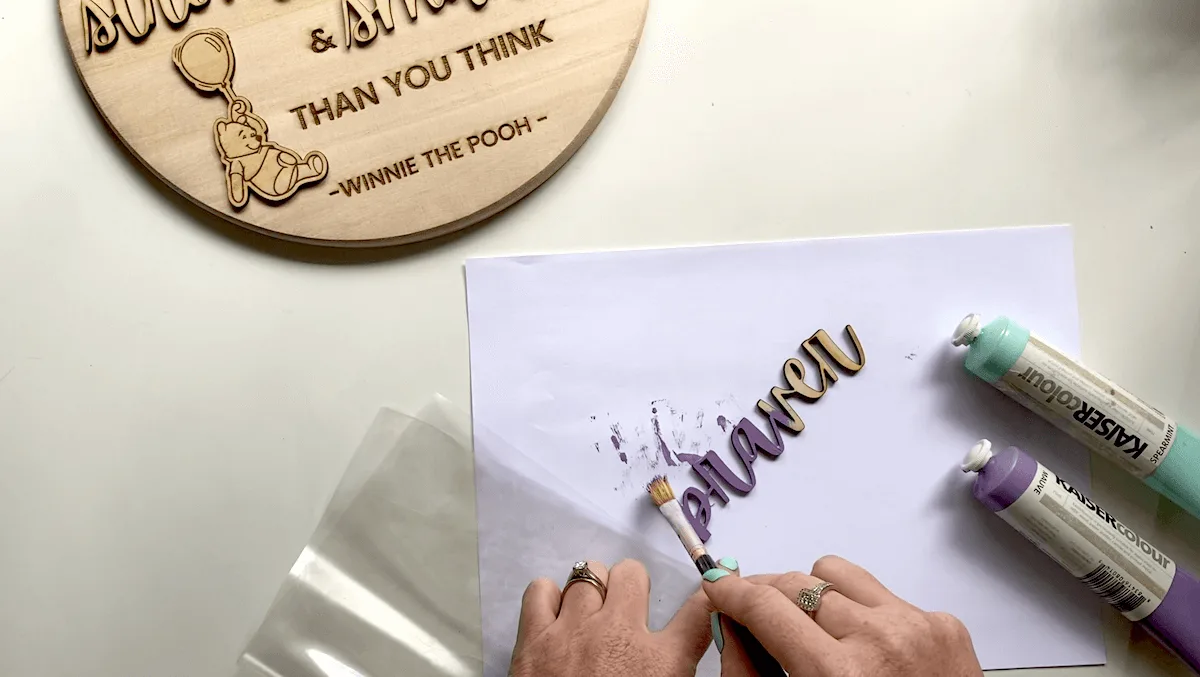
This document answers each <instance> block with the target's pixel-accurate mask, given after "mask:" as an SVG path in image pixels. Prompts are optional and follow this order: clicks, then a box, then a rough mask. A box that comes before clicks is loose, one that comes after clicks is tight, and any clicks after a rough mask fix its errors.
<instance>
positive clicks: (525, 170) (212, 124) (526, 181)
mask: <svg viewBox="0 0 1200 677" xmlns="http://www.w3.org/2000/svg"><path fill="white" fill-rule="evenodd" d="M647 2H648V0H269V1H267V0H59V8H60V10H61V12H62V18H63V26H64V28H65V29H66V34H67V40H68V42H69V43H70V49H71V54H72V56H73V58H74V60H75V64H76V66H77V67H78V69H79V73H80V76H81V77H82V78H83V81H84V84H85V85H86V87H87V90H88V92H89V93H90V94H91V96H92V99H93V100H94V101H95V103H96V106H97V107H98V108H99V110H100V112H101V114H103V116H104V118H105V120H106V121H107V122H108V124H109V125H110V126H111V127H112V129H113V131H114V132H115V133H116V134H117V136H118V137H120V139H121V140H122V141H123V142H124V143H125V144H126V145H127V146H128V147H129V148H130V150H131V151H133V153H134V154H135V155H136V156H137V157H138V158H140V159H141V161H142V162H144V163H145V164H146V166H148V167H149V168H150V169H151V170H152V171H153V172H154V173H155V174H157V175H158V176H159V177H161V178H162V179H163V180H164V181H166V182H167V183H168V184H170V185H171V186H172V187H174V188H175V189H176V190H178V191H179V192H180V193H182V194H184V195H185V196H187V197H188V198H190V199H191V200H193V201H194V202H196V203H197V204H199V205H201V206H203V207H205V208H206V209H208V210H210V211H212V212H214V213H216V214H218V215H220V216H222V217H224V218H226V219H229V220H230V221H232V222H234V223H237V224H240V225H243V226H246V227H248V228H251V229H254V230H257V231H261V232H264V233H267V234H271V235H277V236H280V237H285V238H288V239H293V240H301V241H306V242H315V243H322V244H332V245H376V244H391V243H398V242H405V241H413V240H420V239H425V238H429V237H433V236H436V235H440V234H442V233H446V232H449V231H452V230H456V229H458V228H462V227H465V226H467V225H470V224H471V223H474V222H476V221H479V220H481V219H484V218H486V217H488V216H491V215H492V214H494V213H496V212H498V211H500V210H501V209H504V208H505V207H507V206H509V205H511V204H512V203H513V202H515V201H517V200H519V199H520V198H521V197H524V196H525V195H526V194H528V193H529V192H530V191H532V190H533V189H534V188H536V187H537V186H538V185H539V184H541V183H542V182H543V181H545V180H546V179H547V178H548V177H549V176H550V175H551V174H552V173H554V171H555V170H557V169H558V168H559V167H560V166H562V164H563V163H564V162H566V160H567V159H568V158H569V157H570V156H571V154H572V153H573V152H574V151H575V150H576V149H577V148H578V147H579V146H580V144H582V143H583V141H584V140H585V139H586V138H587V137H588V135H589V134H590V133H591V132H592V130H593V129H594V128H595V126H596V125H597V124H598V123H599V121H600V118H601V117H602V116H603V115H604V113H605V111H606V110H607V109H608V106H609V104H610V103H611V101H612V99H613V97H614V96H615V94H616V90H617V88H618V87H619V86H620V84H621V80H622V78H623V77H624V75H625V72H626V70H627V69H628V67H629V63H630V61H631V60H632V59H633V54H634V51H635V50H636V48H637V43H638V41H639V39H640V38H641V32H642V26H643V24H644V22H645V17H646V8H647Z"/></svg>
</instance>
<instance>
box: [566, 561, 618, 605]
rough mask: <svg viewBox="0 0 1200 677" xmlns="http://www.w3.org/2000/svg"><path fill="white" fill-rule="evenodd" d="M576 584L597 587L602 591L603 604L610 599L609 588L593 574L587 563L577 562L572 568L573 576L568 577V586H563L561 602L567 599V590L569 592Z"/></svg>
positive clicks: (601, 600) (601, 599)
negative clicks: (587, 584)
mask: <svg viewBox="0 0 1200 677" xmlns="http://www.w3.org/2000/svg"><path fill="white" fill-rule="evenodd" d="M576 583H591V584H592V585H593V586H595V588H596V589H597V590H599V591H600V602H601V603H603V602H604V600H605V599H607V598H608V586H606V585H605V584H604V581H602V580H600V577H599V576H597V575H596V574H594V573H592V570H591V568H589V567H588V563H587V562H576V563H575V565H574V566H572V567H571V575H570V576H567V584H566V585H564V586H563V591H562V595H561V596H560V597H559V599H560V600H561V599H562V598H563V597H566V595H567V590H569V589H570V588H571V586H572V585H575V584H576Z"/></svg>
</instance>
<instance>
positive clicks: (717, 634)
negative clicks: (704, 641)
mask: <svg viewBox="0 0 1200 677" xmlns="http://www.w3.org/2000/svg"><path fill="white" fill-rule="evenodd" d="M708 618H709V619H710V620H711V621H712V636H713V644H715V645H716V646H717V653H721V652H722V651H724V650H725V633H724V632H722V631H721V612H719V611H714V612H712V613H711V614H709V615H708Z"/></svg>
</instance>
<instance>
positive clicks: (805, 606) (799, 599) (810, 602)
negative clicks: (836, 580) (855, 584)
mask: <svg viewBox="0 0 1200 677" xmlns="http://www.w3.org/2000/svg"><path fill="white" fill-rule="evenodd" d="M836 589H837V588H836V587H834V585H833V583H826V582H824V581H821V582H820V583H818V584H817V585H816V587H812V588H805V589H803V590H801V591H800V594H798V595H796V606H798V607H800V610H801V611H803V612H804V613H806V614H808V615H809V616H811V615H813V614H815V613H817V609H820V608H821V595H824V594H825V593H827V592H829V591H830V590H836Z"/></svg>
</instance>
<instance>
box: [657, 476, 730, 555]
mask: <svg viewBox="0 0 1200 677" xmlns="http://www.w3.org/2000/svg"><path fill="white" fill-rule="evenodd" d="M646 491H648V492H650V498H651V499H653V500H654V505H656V506H658V511H659V512H661V513H662V515H663V517H666V518H667V522H669V523H670V524H671V528H672V529H674V530H675V535H676V536H678V537H679V542H680V543H682V544H683V547H684V549H686V550H687V553H688V557H690V558H691V560H692V562H693V563H695V565H696V568H697V569H699V570H700V573H701V574H703V573H704V572H705V571H708V570H709V569H716V568H717V563H716V562H714V561H713V558H712V557H710V556H709V554H708V550H707V549H706V548H705V547H704V542H703V541H701V540H700V537H699V536H697V535H696V530H695V529H693V528H692V525H691V523H690V522H688V521H687V518H686V517H684V516H683V506H681V505H679V502H678V501H676V500H675V491H674V490H672V489H671V483H670V482H668V481H667V478H666V476H664V475H659V476H658V477H655V478H654V479H653V480H651V481H650V484H648V485H646Z"/></svg>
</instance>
